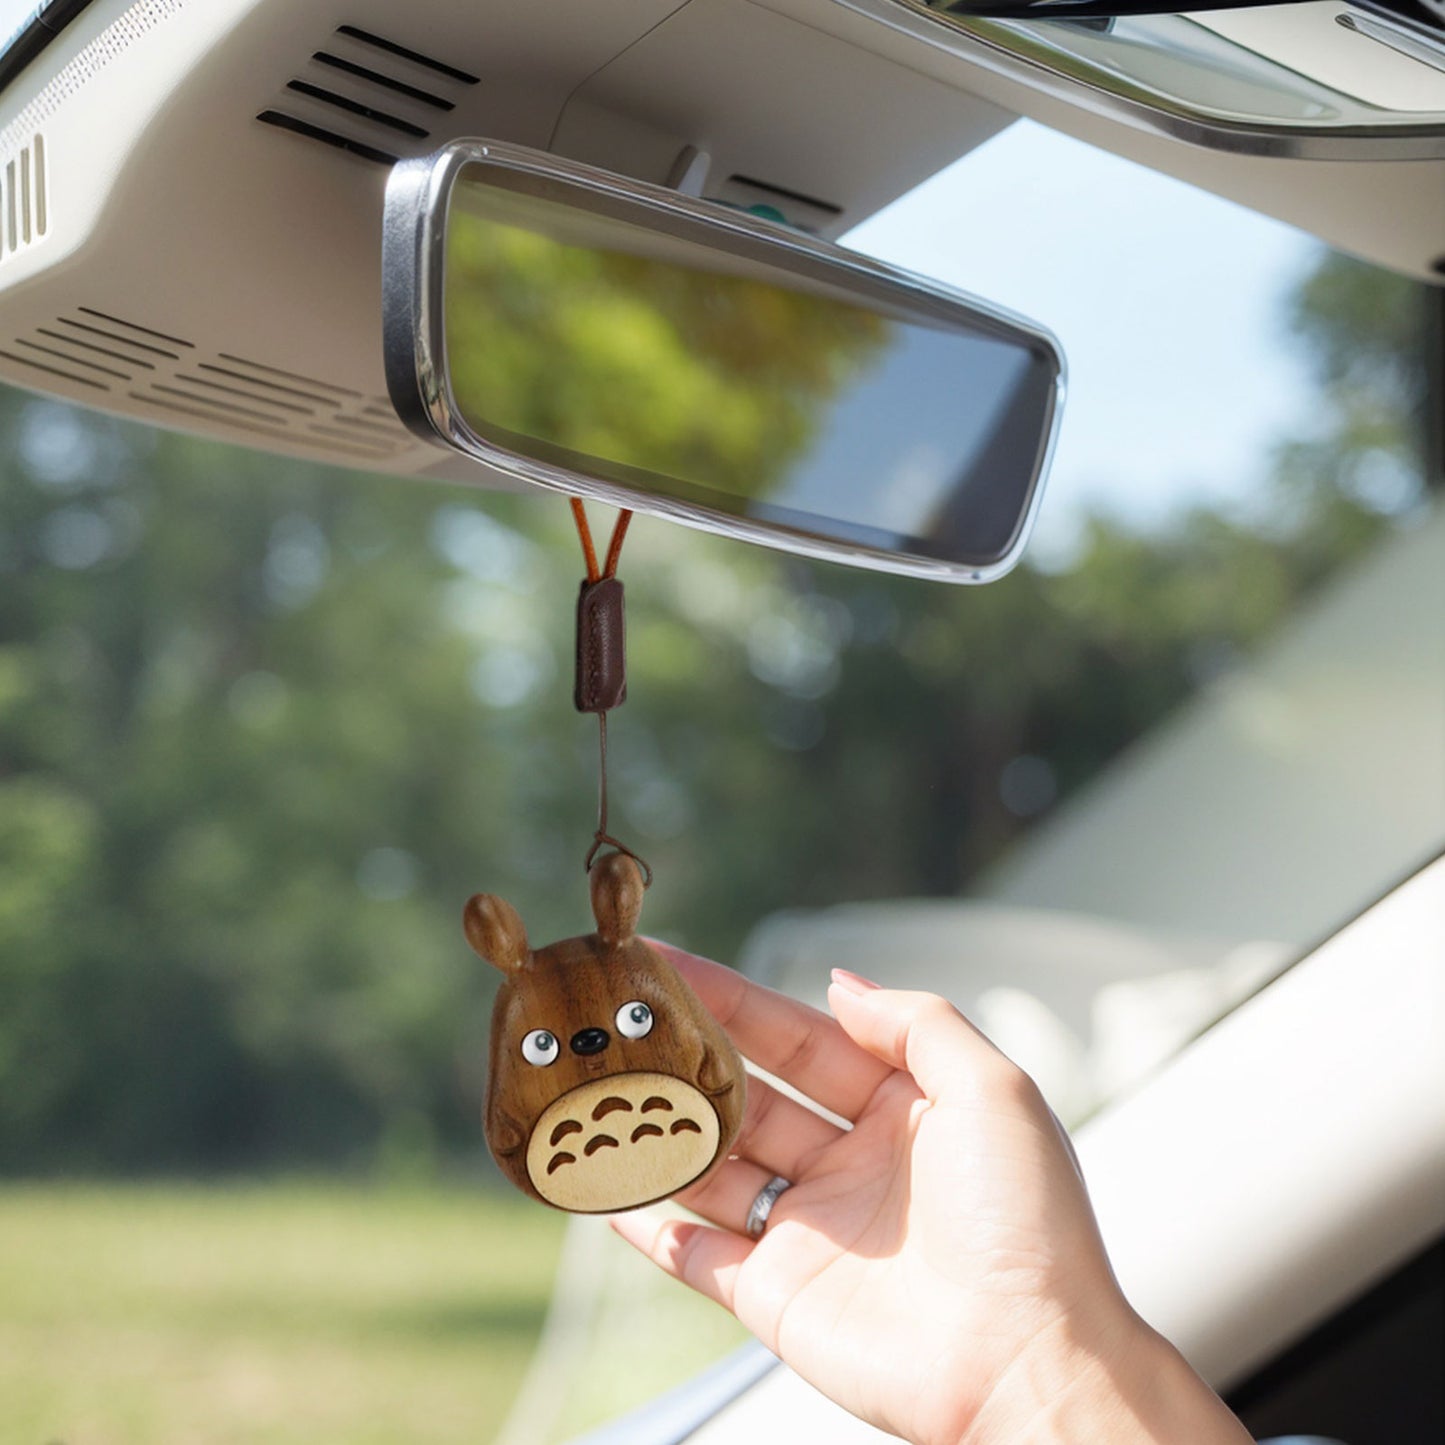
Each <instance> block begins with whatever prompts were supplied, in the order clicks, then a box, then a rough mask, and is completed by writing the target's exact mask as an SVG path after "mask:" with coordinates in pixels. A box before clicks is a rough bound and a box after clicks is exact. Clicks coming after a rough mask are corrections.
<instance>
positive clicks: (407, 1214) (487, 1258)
mask: <svg viewBox="0 0 1445 1445" xmlns="http://www.w3.org/2000/svg"><path fill="white" fill-rule="evenodd" d="M562 1227H563V1220H562V1218H561V1217H560V1216H558V1215H556V1214H553V1213H552V1212H551V1211H549V1210H543V1209H539V1208H537V1207H536V1206H535V1205H531V1204H529V1203H528V1202H527V1201H525V1200H523V1199H521V1198H520V1197H518V1198H516V1199H513V1198H511V1197H506V1196H497V1195H493V1194H489V1193H484V1192H479V1191H470V1192H468V1191H463V1190H461V1189H449V1190H427V1191H415V1192H413V1191H389V1190H380V1189H370V1188H366V1187H347V1186H345V1185H339V1184H338V1185H299V1184H287V1185H256V1186H249V1187H247V1186H226V1187H219V1186H217V1187H209V1186H200V1185H195V1186H171V1185H166V1186H159V1185H157V1186H151V1185H144V1186H141V1185H137V1186H129V1185H111V1184H106V1185H97V1186H76V1185H67V1186H50V1185H46V1186H39V1185H20V1186H8V1187H5V1188H0V1445H51V1442H56V1445H62V1442H63V1445H172V1442H175V1445H230V1442H238V1445H239V1442H243V1441H244V1442H246V1445H292V1442H296V1445H300V1442H306V1445H330V1442H346V1445H373V1442H374V1445H382V1442H386V1445H392V1442H415V1445H452V1442H462V1441H465V1442H467V1445H481V1442H484V1441H487V1440H489V1439H490V1438H491V1437H492V1435H493V1434H494V1433H495V1431H496V1430H497V1429H498V1428H499V1426H500V1424H501V1422H502V1419H503V1417H504V1415H505V1412H506V1409H507V1407H508V1405H509V1403H510V1401H511V1399H512V1397H513V1395H514V1394H515V1392H516V1390H517V1387H518V1385H519V1384H520V1383H521V1378H522V1375H523V1372H524V1370H525V1367H526V1364H527V1361H528V1358H529V1356H530V1354H531V1351H532V1348H533V1346H534V1344H535V1341H536V1337H537V1333H538V1330H539V1329H540V1327H541V1324H542V1320H543V1317H544V1314H545V1311H546V1305H547V1298H548V1294H549V1291H550V1287H551V1280H552V1273H553V1269H554V1267H555V1262H556V1258H557V1251H558V1247H559V1245H560V1242H561V1237H562Z"/></svg>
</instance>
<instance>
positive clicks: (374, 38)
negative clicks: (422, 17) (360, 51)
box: [336, 25, 480, 85]
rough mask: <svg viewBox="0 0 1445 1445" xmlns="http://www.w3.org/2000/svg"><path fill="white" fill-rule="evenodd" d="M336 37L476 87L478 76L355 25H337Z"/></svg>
mask: <svg viewBox="0 0 1445 1445" xmlns="http://www.w3.org/2000/svg"><path fill="white" fill-rule="evenodd" d="M336 33H337V34H338V35H345V36H348V37H350V38H351V39H352V40H359V41H361V43H362V44H363V45H370V46H372V47H373V48H374V49H377V50H384V51H386V53H387V54H388V55H396V56H400V58H401V59H402V60H409V61H411V62H412V64H413V65H420V66H421V67H422V68H423V69H425V70H434V71H435V72H436V73H437V74H438V75H445V76H446V77H447V79H449V80H459V81H461V83H462V84H463V85H476V84H477V83H478V80H479V79H480V77H479V76H475V75H470V74H468V73H467V72H466V71H465V70H458V69H457V68H456V66H455V65H448V64H447V63H446V62H445V61H442V60H433V59H432V58H431V56H429V55H423V54H421V52H420V51H417V50H408V49H407V48H406V46H405V45H398V44H397V43H396V41H394V40H385V39H383V38H382V37H381V36H380V35H373V34H372V33H371V32H370V31H369V30H362V29H360V28H359V27H358V26H355V25H338V26H337V27H336Z"/></svg>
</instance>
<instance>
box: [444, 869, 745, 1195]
mask: <svg viewBox="0 0 1445 1445" xmlns="http://www.w3.org/2000/svg"><path fill="white" fill-rule="evenodd" d="M591 882H592V912H593V916H594V917H595V918H596V920H597V932H596V933H592V934H588V935H587V936H585V937H583V938H569V939H565V940H564V941H563V942H561V943H554V944H552V945H550V946H549V947H547V948H540V949H537V950H536V951H535V952H534V951H533V950H532V949H531V948H530V947H529V946H528V943H527V933H526V929H525V928H524V927H523V926H522V920H521V919H520V918H519V917H518V916H517V913H516V910H515V909H513V908H512V907H511V905H510V904H508V903H505V902H503V901H502V899H500V898H496V897H494V896H492V895H491V894H487V893H479V894H477V895H476V896H475V897H474V898H472V899H471V900H470V901H469V902H468V903H467V906H466V910H465V913H464V922H465V926H466V933H467V940H468V942H469V943H470V944H471V945H472V947H473V948H474V949H475V950H476V951H477V953H479V954H480V955H481V956H482V957H483V958H484V959H486V960H487V962H488V963H490V964H492V965H493V966H494V967H496V968H498V969H500V970H501V972H502V974H503V982H502V986H501V989H500V991H499V992H498V994H497V1001H496V1004H495V1006H494V1008H493V1011H492V1051H491V1060H490V1062H489V1065H488V1075H487V1100H486V1105H485V1109H484V1114H483V1121H484V1125H485V1129H486V1135H487V1143H488V1144H489V1145H490V1147H491V1150H492V1154H493V1155H494V1157H495V1158H496V1160H497V1163H498V1164H499V1165H500V1166H501V1169H502V1171H503V1173H505V1174H506V1175H507V1177H508V1178H509V1179H511V1180H512V1182H513V1183H514V1184H516V1185H517V1187H518V1188H519V1189H521V1190H523V1191H524V1192H525V1193H527V1194H530V1195H532V1196H533V1197H534V1198H537V1199H541V1200H543V1201H544V1202H545V1203H547V1204H552V1205H555V1206H556V1207H557V1208H559V1209H568V1210H572V1211H574V1212H576V1213H582V1214H597V1213H606V1212H610V1211H612V1210H618V1209H632V1208H635V1207H637V1206H639V1205H643V1204H650V1203H652V1202H654V1201H655V1200H658V1199H664V1198H666V1197H667V1196H668V1195H670V1194H675V1193H676V1192H677V1191H678V1190H679V1189H682V1188H684V1187H686V1186H687V1185H688V1184H691V1183H692V1182H693V1181H694V1180H696V1179H699V1178H701V1177H702V1175H704V1174H705V1173H707V1171H708V1170H709V1169H711V1168H712V1166H713V1165H714V1164H715V1163H717V1162H718V1161H719V1160H721V1159H723V1158H724V1157H726V1155H727V1151H728V1149H729V1147H730V1146H731V1145H732V1142H733V1140H734V1139H735V1138H736V1137H737V1132H738V1128H739V1126H740V1125H741V1123H742V1118H743V1108H744V1104H745V1102H746V1076H745V1075H744V1073H743V1066H742V1060H741V1059H740V1058H739V1057H738V1053H737V1051H736V1050H735V1049H734V1048H733V1046H732V1044H731V1043H730V1042H729V1040H728V1037H727V1035H726V1034H725V1033H724V1032H723V1031H722V1029H721V1028H720V1027H719V1025H718V1023H717V1021H716V1020H715V1019H714V1018H713V1017H712V1015H711V1014H710V1013H708V1012H707V1010H706V1009H705V1008H704V1007H703V1006H702V1004H701V1003H700V1002H699V1000H698V998H697V997H696V995H695V994H694V993H693V992H692V990H691V989H690V988H688V986H687V985H686V984H685V983H683V981H682V979H681V978H679V977H678V975H677V972H676V970H674V969H673V967H672V965H671V964H669V963H668V962H667V960H666V959H665V958H663V957H662V955H661V954H659V953H658V952H657V951H656V950H655V949H652V948H649V947H648V946H647V944H646V943H644V942H643V941H642V940H641V939H640V938H638V937H636V929H637V920H638V915H639V914H640V912H641V910H642V892H643V887H642V874H641V871H640V870H639V869H638V866H637V864H636V863H635V862H634V861H633V860H632V859H631V858H629V857H628V856H627V855H626V854H622V853H613V854H609V855H608V856H607V857H604V858H601V859H599V860H598V861H597V863H596V864H595V865H594V866H593V868H592V874H591Z"/></svg>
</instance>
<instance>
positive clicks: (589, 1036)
mask: <svg viewBox="0 0 1445 1445" xmlns="http://www.w3.org/2000/svg"><path fill="white" fill-rule="evenodd" d="M606 1047H607V1030H606V1029H581V1030H580V1031H579V1032H577V1033H575V1034H573V1035H572V1052H573V1053H574V1054H600V1053H601V1052H602V1050H603V1049H605V1048H606Z"/></svg>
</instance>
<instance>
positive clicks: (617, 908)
mask: <svg viewBox="0 0 1445 1445" xmlns="http://www.w3.org/2000/svg"><path fill="white" fill-rule="evenodd" d="M591 881H592V916H593V917H594V918H595V919H596V920H597V936H598V937H599V938H600V939H601V940H602V941H603V942H604V943H610V944H616V943H625V942H626V941H627V940H628V939H629V938H631V937H632V935H633V934H634V933H636V932H637V920H638V918H639V917H640V916H641V914H642V892H643V888H642V869H641V868H639V867H638V866H637V860H636V859H634V858H629V857H628V856H627V854H626V853H609V854H607V856H606V857H604V858H599V859H598V860H597V861H596V862H595V863H594V864H593V865H592V880H591Z"/></svg>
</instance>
